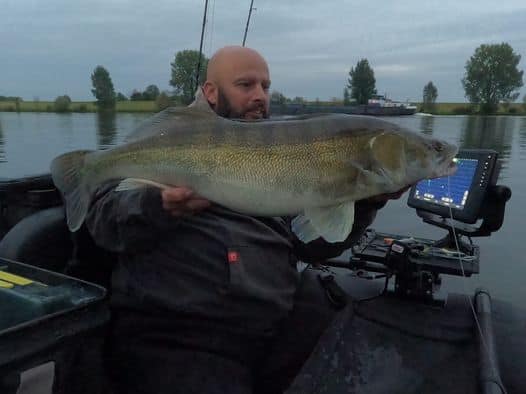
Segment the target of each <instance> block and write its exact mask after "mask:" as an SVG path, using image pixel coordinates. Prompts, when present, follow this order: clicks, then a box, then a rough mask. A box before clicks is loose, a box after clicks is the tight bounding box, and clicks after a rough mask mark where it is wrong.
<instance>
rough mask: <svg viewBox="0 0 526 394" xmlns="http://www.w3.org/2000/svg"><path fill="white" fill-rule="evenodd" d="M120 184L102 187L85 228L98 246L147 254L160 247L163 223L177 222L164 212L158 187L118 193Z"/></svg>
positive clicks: (123, 251) (89, 211)
mask: <svg viewBox="0 0 526 394" xmlns="http://www.w3.org/2000/svg"><path fill="white" fill-rule="evenodd" d="M116 186H117V183H107V184H104V185H102V186H101V187H100V188H99V189H98V190H97V191H96V193H95V194H94V197H93V199H92V203H91V205H90V208H89V210H88V214H87V216H86V221H85V222H86V226H87V228H88V230H89V232H90V234H91V236H92V237H93V239H94V241H95V243H96V244H97V245H98V246H100V247H102V248H104V249H107V250H110V251H112V252H117V253H135V252H141V251H147V250H150V249H152V248H154V247H155V246H156V244H157V239H158V234H159V231H161V229H160V226H159V225H160V222H162V221H163V219H164V220H167V221H170V220H171V221H175V220H176V219H175V218H173V217H171V216H170V215H169V214H168V213H166V212H164V210H163V208H162V203H161V195H160V192H159V190H158V189H156V188H142V189H136V190H128V191H119V192H116V191H115V190H114V189H115V187H116Z"/></svg>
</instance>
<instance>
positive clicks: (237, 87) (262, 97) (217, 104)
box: [203, 46, 270, 119]
mask: <svg viewBox="0 0 526 394" xmlns="http://www.w3.org/2000/svg"><path fill="white" fill-rule="evenodd" d="M269 87H270V77H269V71H268V66H267V62H266V61H265V59H264V58H263V57H262V56H261V55H260V54H259V53H258V52H257V51H255V50H254V49H250V48H246V47H240V46H227V47H224V48H221V49H219V50H218V51H217V52H216V53H215V54H214V55H213V56H212V57H211V58H210V60H209V62H208V68H207V73H206V81H205V83H204V84H203V92H204V95H205V97H206V98H207V100H208V102H209V103H210V105H211V106H212V108H213V109H214V110H215V111H216V112H217V113H218V114H219V115H220V116H225V117H230V118H234V117H235V118H245V119H259V118H262V117H268V106H269V94H268V89H269Z"/></svg>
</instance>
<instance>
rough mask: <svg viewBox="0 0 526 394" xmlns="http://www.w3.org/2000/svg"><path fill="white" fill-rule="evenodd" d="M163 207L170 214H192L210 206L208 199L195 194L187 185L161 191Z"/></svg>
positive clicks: (179, 215) (177, 215) (178, 215)
mask: <svg viewBox="0 0 526 394" xmlns="http://www.w3.org/2000/svg"><path fill="white" fill-rule="evenodd" d="M161 198H162V200H163V208H164V209H165V210H167V211H168V212H170V214H171V215H172V216H176V217H181V216H187V215H192V214H194V213H197V212H199V211H201V210H203V209H205V208H208V207H209V206H210V204H211V203H210V201H208V200H206V199H204V198H202V197H199V196H197V195H196V194H195V193H194V192H193V190H191V189H188V188H187V187H169V188H167V189H163V190H162V191H161Z"/></svg>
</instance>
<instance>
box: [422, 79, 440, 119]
mask: <svg viewBox="0 0 526 394" xmlns="http://www.w3.org/2000/svg"><path fill="white" fill-rule="evenodd" d="M437 97H438V89H437V88H436V86H435V85H434V84H433V82H431V81H429V82H428V83H427V85H426V86H424V93H423V100H422V102H423V105H422V107H423V110H424V111H429V112H432V111H434V110H435V102H436V101H437Z"/></svg>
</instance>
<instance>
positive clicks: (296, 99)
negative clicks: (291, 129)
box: [292, 96, 305, 104]
mask: <svg viewBox="0 0 526 394" xmlns="http://www.w3.org/2000/svg"><path fill="white" fill-rule="evenodd" d="M292 102H293V103H294V104H305V99H304V98H303V97H300V96H296V97H294V98H293V99H292Z"/></svg>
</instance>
